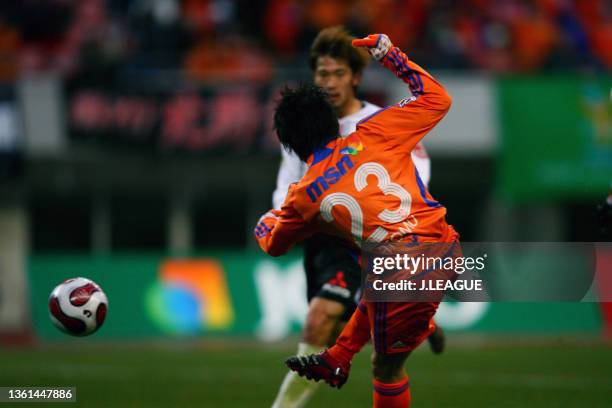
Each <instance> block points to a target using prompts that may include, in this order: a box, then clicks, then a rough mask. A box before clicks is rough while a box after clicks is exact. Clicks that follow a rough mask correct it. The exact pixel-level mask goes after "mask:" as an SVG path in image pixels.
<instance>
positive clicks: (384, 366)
mask: <svg viewBox="0 0 612 408" xmlns="http://www.w3.org/2000/svg"><path fill="white" fill-rule="evenodd" d="M409 355H410V352H409V351H406V352H402V353H393V354H381V353H378V352H376V351H374V352H373V353H372V373H373V376H374V379H373V380H372V385H373V388H374V390H373V392H372V399H373V402H374V404H373V406H374V408H382V407H384V408H407V407H409V406H410V399H411V396H410V381H409V379H408V375H407V374H406V371H405V370H404V364H405V363H406V359H407V358H408V356H409Z"/></svg>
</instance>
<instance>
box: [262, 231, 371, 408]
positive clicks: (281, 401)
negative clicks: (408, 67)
mask: <svg viewBox="0 0 612 408" xmlns="http://www.w3.org/2000/svg"><path fill="white" fill-rule="evenodd" d="M304 269H305V271H306V278H307V290H308V299H309V308H308V314H307V316H306V320H305V323H304V329H303V336H302V342H301V343H300V344H299V346H298V353H297V356H305V355H309V354H316V353H318V352H321V351H323V350H324V348H325V347H326V346H328V345H331V344H333V343H334V340H335V339H336V336H337V333H338V332H339V331H340V330H341V328H342V327H343V326H344V324H345V321H346V320H347V319H348V317H349V316H350V315H351V313H352V311H353V310H354V308H355V303H354V299H355V298H356V297H357V295H356V292H357V290H358V289H359V285H360V268H359V265H358V264H357V261H356V259H354V258H353V257H352V256H351V254H350V253H349V252H348V250H347V249H346V248H345V247H344V246H343V245H342V244H340V243H338V242H337V238H333V237H328V236H316V237H314V238H313V239H311V240H309V241H308V242H307V243H306V245H305V253H304ZM317 387H318V384H317V383H315V382H312V381H308V380H306V379H305V378H301V377H299V376H298V375H297V374H296V373H295V372H293V371H289V372H288V373H287V375H286V376H285V378H284V380H283V383H282V385H281V388H280V390H279V392H278V395H277V397H276V399H275V401H274V404H273V407H274V408H281V407H284V408H289V407H301V406H304V405H305V404H306V402H307V401H308V400H309V399H310V398H311V397H312V395H313V394H314V392H315V391H316V389H317Z"/></svg>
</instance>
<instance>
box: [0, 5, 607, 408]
mask: <svg viewBox="0 0 612 408" xmlns="http://www.w3.org/2000/svg"><path fill="white" fill-rule="evenodd" d="M611 17H612V6H610V4H609V2H606V1H603V0H602V1H598V0H592V1H590V0H589V1H586V0H585V1H564V0H539V1H519V0H508V1H479V0H462V1H433V0H412V1H408V0H407V1H393V0H370V1H350V0H334V1H322V0H318V1H317V0H311V1H304V0H302V1H298V0H273V1H231V0H216V1H214V0H212V1H211V0H184V1H179V0H151V1H146V0H131V1H130V0H108V1H101V0H80V1H76V0H24V1H20V2H5V3H3V4H2V5H1V6H0V231H1V232H2V233H1V234H0V340H2V343H0V344H2V346H1V347H2V348H1V349H0V358H1V360H2V362H3V363H2V366H3V369H2V370H0V385H76V386H77V387H79V391H78V398H79V401H80V404H83V405H84V406H95V405H99V406H110V405H117V406H119V405H128V406H150V405H158V406H194V405H201V406H266V405H267V404H269V403H270V401H271V400H272V398H273V395H274V393H275V391H276V387H277V385H278V384H279V382H280V380H281V378H282V375H283V371H284V369H283V367H282V364H281V362H282V359H283V357H284V356H286V355H288V354H290V353H292V352H293V351H294V350H293V348H294V343H295V340H297V337H295V336H296V334H297V333H298V332H299V328H300V326H301V321H302V319H303V316H304V314H305V310H306V302H305V299H304V289H303V287H304V277H303V274H302V270H301V264H300V259H299V251H295V252H294V253H292V254H290V255H288V256H286V257H282V258H278V259H272V258H267V257H265V256H263V254H261V253H259V252H258V250H257V248H256V245H255V243H254V241H253V239H252V237H251V234H252V232H251V231H252V227H253V226H254V225H255V221H256V220H257V219H258V218H259V215H260V214H261V213H263V212H264V211H265V210H267V209H268V207H269V205H270V198H271V193H272V190H273V188H274V183H275V177H276V170H277V166H278V162H279V153H278V143H277V142H276V141H275V137H274V134H273V132H272V130H271V120H270V119H271V112H272V109H273V103H274V99H275V97H276V95H277V92H278V89H279V87H280V86H282V85H283V84H284V83H286V82H287V81H289V82H293V83H295V82H297V81H299V80H308V79H309V78H310V71H309V69H308V67H307V49H308V46H309V44H310V42H311V41H312V39H313V38H314V36H315V35H316V33H317V31H318V30H319V29H321V28H323V27H326V26H329V25H334V24H345V25H346V26H347V27H348V28H349V29H350V30H351V31H352V32H353V33H354V34H356V35H365V34H367V33H370V32H385V33H387V34H389V36H390V37H391V38H392V40H393V41H394V43H396V44H397V45H399V46H400V47H402V48H403V49H404V50H406V51H407V52H408V54H409V56H411V57H412V58H413V59H414V60H415V61H417V62H418V63H419V64H421V65H423V66H424V67H426V68H427V69H428V70H431V71H432V72H434V73H435V74H436V75H437V76H439V78H440V79H441V82H443V83H444V84H445V86H446V87H447V88H448V90H449V93H450V94H451V95H452V96H453V99H454V105H453V109H452V110H451V112H450V113H449V115H448V116H447V118H446V119H445V120H444V121H443V123H442V124H441V125H440V126H439V127H438V128H437V129H436V130H435V131H434V132H433V133H432V134H431V135H430V136H429V137H428V138H426V139H425V141H424V142H425V146H426V147H427V149H428V150H429V153H430V155H431V157H432V166H433V167H432V170H433V171H432V181H431V191H432V194H433V195H434V196H435V197H436V198H437V199H438V200H440V201H441V202H442V203H444V204H445V205H446V207H447V208H449V221H450V222H451V223H452V224H454V225H455V226H456V228H457V230H458V231H460V232H461V234H462V240H464V241H598V240H601V239H602V238H601V237H600V236H599V235H598V226H597V218H596V214H595V207H596V205H597V204H598V203H600V202H602V201H603V199H604V198H605V196H606V194H607V192H608V190H609V188H610V181H611V179H612V104H611V96H612V95H611V87H612V76H610V68H612V18H611ZM360 92H361V95H362V96H363V97H364V98H366V99H368V100H370V101H372V102H374V103H378V104H380V105H385V104H387V103H392V102H394V101H397V100H399V99H401V98H402V97H403V96H404V92H405V90H404V88H403V87H401V86H398V82H397V81H396V80H394V78H393V77H392V76H391V75H390V74H389V73H387V72H384V71H383V70H382V69H380V68H379V67H376V66H374V65H372V66H371V67H370V68H369V69H368V71H367V72H366V75H365V79H364V81H363V85H362V87H361V89H360ZM610 264H612V261H611V262H610V263H609V264H608V265H605V267H606V269H608V268H609V269H610V270H612V267H610ZM72 276H86V277H90V278H92V279H94V280H95V281H96V282H98V283H99V284H100V285H101V286H102V287H103V288H104V289H105V291H106V293H107V295H108V297H109V300H110V310H109V315H108V318H107V322H106V323H105V326H104V327H103V329H102V330H101V331H100V332H99V333H97V334H95V335H94V336H92V337H91V338H86V339H71V338H67V337H66V336H64V335H62V334H61V333H59V332H58V331H57V330H55V329H54V328H53V327H52V326H51V324H50V322H49V320H48V318H47V314H46V313H47V312H46V301H47V296H48V293H49V292H50V290H51V289H52V288H53V287H54V286H55V285H56V284H57V283H58V282H60V281H62V280H64V279H65V278H68V277H72ZM611 316H612V312H611V311H610V308H609V306H607V305H605V304H596V303H563V304H560V303H555V304H550V303H548V304H545V303H541V304H525V303H513V304H510V303H506V304H505V303H472V304H453V303H447V304H444V305H443V306H442V310H441V311H440V313H439V317H438V319H439V322H440V323H441V324H442V325H443V326H444V327H445V328H447V330H448V331H449V339H450V342H451V343H450V348H449V350H448V352H447V353H446V355H443V356H442V357H439V358H438V357H432V356H430V355H429V354H428V353H426V352H421V350H419V351H418V352H417V353H416V354H415V356H414V358H413V360H411V362H409V372H410V374H411V375H412V376H413V384H418V385H419V386H418V388H415V401H418V404H419V406H448V405H454V406H468V405H469V406H492V405H494V406H502V405H503V404H506V406H518V405H520V406H528V404H533V405H534V406H543V405H545V406H552V405H554V404H557V405H559V404H560V403H561V401H563V402H565V403H566V404H568V406H605V404H606V401H607V402H609V400H610V397H612V396H611V395H610V394H611V393H610V389H612V376H611V375H610V371H609V367H610V366H612V364H611V363H612V353H611V352H610V347H609V344H610V343H609V340H607V339H609V337H608V336H609V335H610V332H611V330H610V327H611V326H612V322H611V321H612V317H611ZM362 354H364V356H361V357H360V360H358V362H357V369H356V370H355V371H354V373H353V374H352V375H353V380H352V383H351V384H349V386H348V387H347V389H346V391H341V392H340V393H338V392H332V391H331V390H324V392H322V393H321V394H320V395H318V396H317V399H316V400H315V401H314V403H313V404H314V405H313V406H324V405H327V404H331V403H334V404H335V405H337V406H367V405H368V404H369V388H368V387H369V385H368V383H369V371H368V369H367V368H365V366H366V365H367V356H365V354H367V353H362ZM500 395H504V401H503V403H501V402H500V400H499V398H500V397H499V396H500Z"/></svg>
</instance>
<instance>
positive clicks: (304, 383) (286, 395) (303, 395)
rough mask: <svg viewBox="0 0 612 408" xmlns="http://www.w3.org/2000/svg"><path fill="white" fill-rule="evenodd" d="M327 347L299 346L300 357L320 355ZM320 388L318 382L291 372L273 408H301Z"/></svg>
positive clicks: (279, 391)
mask: <svg viewBox="0 0 612 408" xmlns="http://www.w3.org/2000/svg"><path fill="white" fill-rule="evenodd" d="M323 350H325V347H319V346H313V345H310V344H306V343H299V344H298V351H297V355H298V356H305V355H308V354H314V353H319V352H321V351H323ZM318 387H319V383H318V382H314V381H310V380H307V379H306V378H303V377H300V376H299V375H297V374H296V373H295V372H293V371H289V372H288V373H287V375H286V376H285V379H284V380H283V383H282V384H281V387H280V390H278V395H277V396H276V399H275V400H274V403H273V404H272V408H301V407H303V406H304V405H306V403H307V402H308V400H310V398H311V397H312V395H313V394H314V392H315V391H316V390H317V388H318Z"/></svg>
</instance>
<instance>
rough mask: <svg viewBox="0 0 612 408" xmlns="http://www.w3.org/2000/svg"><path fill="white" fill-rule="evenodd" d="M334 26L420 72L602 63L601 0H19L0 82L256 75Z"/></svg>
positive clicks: (606, 21)
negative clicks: (44, 76)
mask: <svg viewBox="0 0 612 408" xmlns="http://www.w3.org/2000/svg"><path fill="white" fill-rule="evenodd" d="M336 24H344V25H346V26H347V27H348V28H349V30H350V31H351V32H352V33H354V34H355V35H365V34H367V33H373V32H374V33H376V32H385V33H387V34H389V36H390V37H391V39H392V40H393V41H394V43H395V44H396V45H398V46H400V47H401V48H402V49H405V50H407V51H408V52H409V53H410V55H412V56H413V57H414V58H415V60H417V61H419V62H420V63H422V65H425V66H427V67H429V68H442V69H467V70H482V71H491V72H497V73H506V72H519V73H521V72H538V71H544V70H546V71H550V70H556V69H595V70H607V69H610V68H612V2H611V1H609V0H270V1H263V0H19V1H4V2H1V5H0V79H4V80H6V79H11V78H15V77H17V76H19V75H22V74H27V73H29V72H37V71H48V70H53V71H56V72H59V73H61V74H63V75H66V76H70V75H75V74H76V73H78V72H83V71H86V72H89V73H90V74H94V75H112V74H113V73H116V72H117V71H118V70H125V69H129V70H136V71H138V70H157V71H170V70H172V71H180V72H183V73H185V74H186V75H187V76H188V77H190V78H195V79H202V80H210V79H212V80H218V79H230V80H235V79H249V80H265V79H267V78H268V77H270V76H271V75H272V71H273V67H276V66H279V65H280V66H282V65H287V64H288V65H291V64H298V63H300V64H301V63H303V57H304V55H305V53H306V52H307V50H308V47H309V44H310V42H311V41H312V39H313V38H314V36H315V35H316V33H317V31H318V30H320V29H321V28H323V27H326V26H330V25H336Z"/></svg>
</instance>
